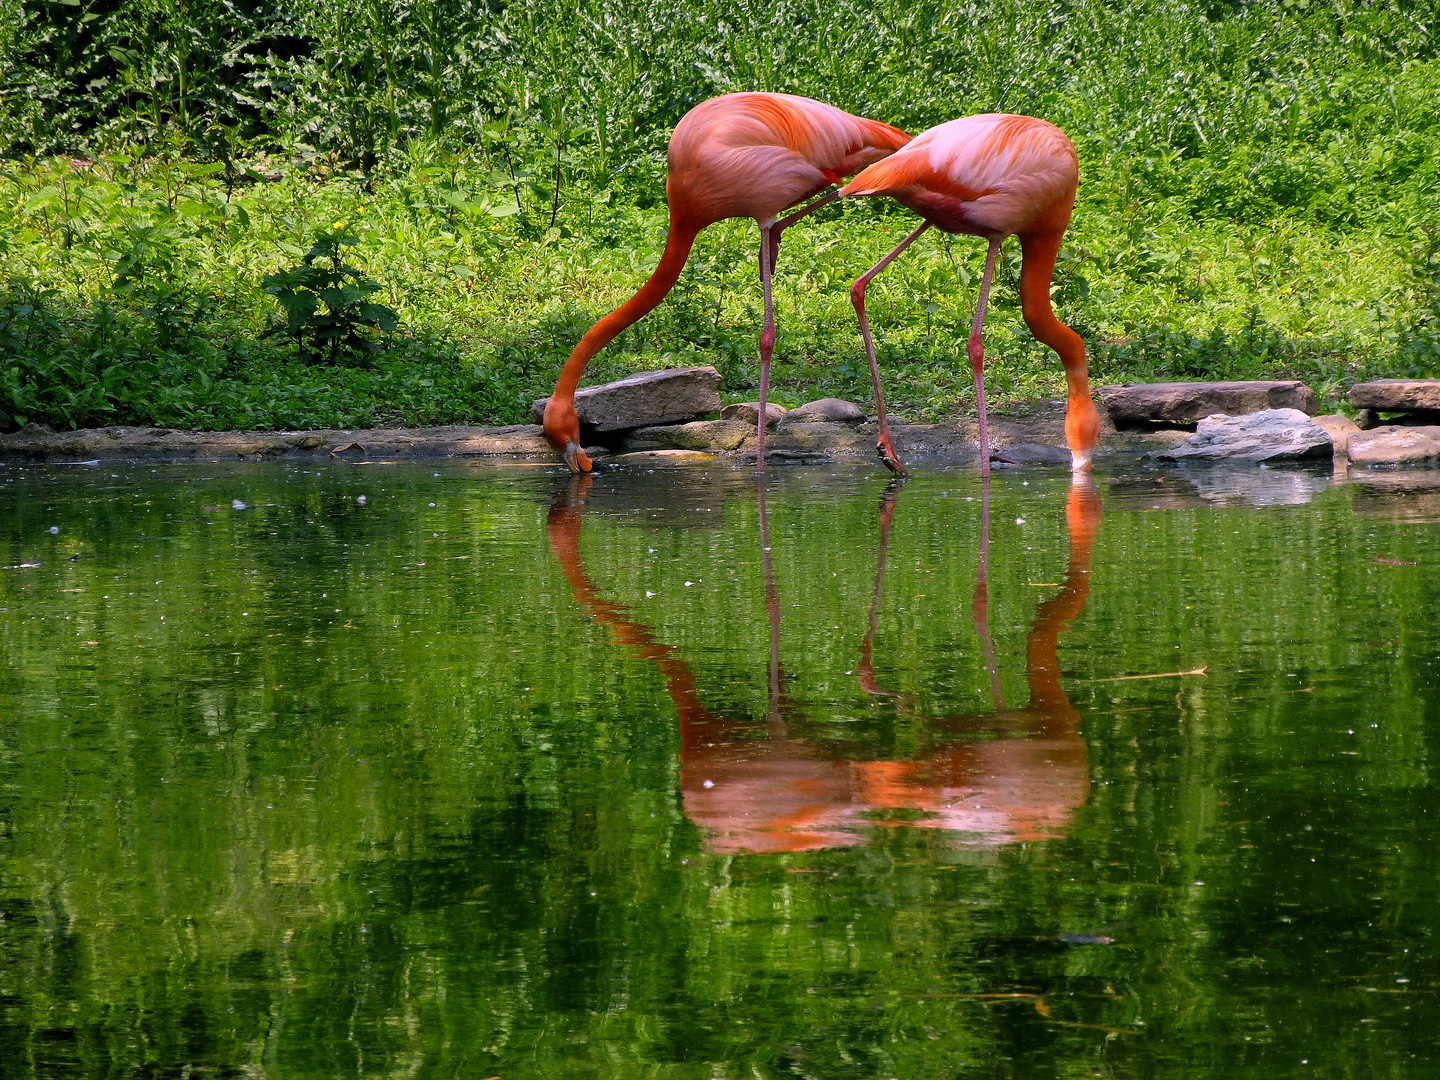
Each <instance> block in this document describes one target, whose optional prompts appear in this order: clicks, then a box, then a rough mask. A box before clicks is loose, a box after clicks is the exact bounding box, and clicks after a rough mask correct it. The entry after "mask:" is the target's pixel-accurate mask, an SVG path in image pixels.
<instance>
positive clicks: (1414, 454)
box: [1347, 424, 1440, 465]
mask: <svg viewBox="0 0 1440 1080" xmlns="http://www.w3.org/2000/svg"><path fill="white" fill-rule="evenodd" d="M1347 453H1348V456H1349V458H1350V464H1351V465H1424V464H1429V463H1437V462H1440V427H1398V426H1395V425H1393V424H1387V425H1386V426H1384V427H1378V428H1374V429H1373V430H1371V431H1364V432H1361V433H1359V434H1358V435H1352V436H1350V446H1349V448H1348V451H1347Z"/></svg>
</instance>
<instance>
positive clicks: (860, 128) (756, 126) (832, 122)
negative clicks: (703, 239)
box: [665, 93, 909, 232]
mask: <svg viewBox="0 0 1440 1080" xmlns="http://www.w3.org/2000/svg"><path fill="white" fill-rule="evenodd" d="M908 140H909V136H908V135H906V134H905V133H904V132H903V131H900V130H898V129H897V128H893V127H891V126H890V125H889V124H882V123H879V122H878V121H875V120H867V119H865V118H863V117H859V116H852V115H851V114H850V113H847V112H845V111H844V110H843V109H837V108H835V106H833V105H826V104H825V103H824V102H820V101H812V100H811V99H809V98H803V97H795V96H793V95H791V94H758V93H751V94H727V95H725V96H724V97H718V98H711V99H710V100H709V101H705V102H702V103H701V104H699V105H697V106H695V108H693V109H691V110H690V111H689V112H688V113H686V114H685V115H684V116H683V117H682V118H681V120H680V123H679V124H677V125H676V126H675V133H674V134H673V135H672V136H671V138H670V150H669V153H668V154H667V158H666V160H667V168H668V175H667V177H666V182H665V194H666V199H667V201H668V202H669V204H670V214H671V217H672V218H675V217H679V218H680V219H682V220H684V221H686V222H687V223H688V224H690V225H692V226H693V227H694V228H695V229H696V231H697V232H698V231H699V230H700V229H703V228H704V227H705V226H707V225H713V224H714V223H715V222H717V221H723V220H724V219H726V218H733V217H750V218H754V219H755V220H756V221H757V222H759V224H760V225H761V227H762V228H763V227H765V226H768V225H770V224H771V223H773V222H774V221H775V219H776V218H777V217H778V216H779V215H780V213H781V212H782V211H784V210H786V209H788V208H790V207H792V206H795V205H796V204H798V203H801V202H803V201H805V200H806V199H809V198H811V197H812V196H814V195H818V194H819V193H820V192H822V191H824V190H825V189H826V188H827V187H829V186H830V185H832V184H834V183H836V181H837V180H838V179H839V178H840V177H844V176H850V175H851V174H853V173H855V172H858V171H859V170H860V169H863V168H864V167H865V166H867V165H870V164H872V163H873V162H876V161H879V160H880V159H882V158H884V157H885V156H886V155H887V154H889V153H891V152H893V151H894V150H896V149H898V148H899V147H901V146H904V145H905V143H906V142H907V141H908Z"/></svg>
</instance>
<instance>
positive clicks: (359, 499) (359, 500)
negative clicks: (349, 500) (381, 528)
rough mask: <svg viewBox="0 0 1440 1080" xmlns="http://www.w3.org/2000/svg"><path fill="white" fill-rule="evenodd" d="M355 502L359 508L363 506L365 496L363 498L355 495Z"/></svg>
mask: <svg viewBox="0 0 1440 1080" xmlns="http://www.w3.org/2000/svg"><path fill="white" fill-rule="evenodd" d="M355 501H356V502H357V503H359V504H360V505H361V506H364V505H365V496H364V495H356V496H355Z"/></svg>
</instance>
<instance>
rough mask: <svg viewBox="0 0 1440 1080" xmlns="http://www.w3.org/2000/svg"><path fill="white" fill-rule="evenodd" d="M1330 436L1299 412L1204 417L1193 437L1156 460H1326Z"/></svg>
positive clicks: (1161, 454) (1271, 410)
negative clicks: (1321, 458)
mask: <svg viewBox="0 0 1440 1080" xmlns="http://www.w3.org/2000/svg"><path fill="white" fill-rule="evenodd" d="M1333 453H1334V449H1333V447H1332V445H1331V442H1330V436H1329V435H1327V434H1325V432H1324V431H1322V430H1321V429H1320V428H1319V427H1317V426H1316V425H1315V424H1314V423H1313V422H1311V420H1310V417H1308V416H1306V415H1305V414H1304V413H1303V412H1301V411H1300V410H1299V409H1266V410H1265V411H1264V412H1256V413H1249V414H1247V415H1245V416H1207V417H1205V418H1204V419H1203V420H1201V421H1200V426H1199V427H1198V428H1197V429H1196V431H1195V434H1194V435H1191V436H1189V437H1188V438H1187V439H1186V440H1185V441H1184V442H1183V443H1181V444H1180V445H1179V446H1176V447H1173V448H1172V449H1169V450H1162V451H1161V452H1160V453H1159V454H1157V455H1156V456H1157V457H1159V458H1160V459H1162V460H1165V461H1185V460H1195V459H1201V460H1230V461H1289V460H1296V459H1299V458H1311V457H1330V456H1332V454H1333Z"/></svg>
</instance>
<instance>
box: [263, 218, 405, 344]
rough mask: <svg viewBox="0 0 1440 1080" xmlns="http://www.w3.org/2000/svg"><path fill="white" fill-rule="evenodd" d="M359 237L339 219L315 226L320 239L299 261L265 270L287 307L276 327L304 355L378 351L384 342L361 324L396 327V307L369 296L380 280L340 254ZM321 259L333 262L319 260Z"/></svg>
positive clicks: (269, 288)
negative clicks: (319, 262) (349, 263)
mask: <svg viewBox="0 0 1440 1080" xmlns="http://www.w3.org/2000/svg"><path fill="white" fill-rule="evenodd" d="M359 242H360V241H359V240H357V239H356V238H355V237H354V236H352V235H351V234H349V233H347V232H344V231H343V229H341V228H340V227H339V223H338V222H337V223H336V226H333V227H331V228H329V229H326V228H320V229H316V230H315V243H314V244H312V245H311V246H310V250H309V251H307V252H306V253H305V258H304V259H303V260H302V261H301V263H300V265H299V266H294V267H291V268H290V269H289V270H279V271H276V272H275V273H273V274H266V275H265V278H264V279H263V280H262V281H261V285H262V286H263V287H264V289H265V291H266V292H267V293H269V294H270V295H271V296H273V297H275V300H276V302H277V303H278V304H279V305H280V306H281V308H283V309H284V311H285V325H284V326H277V327H276V328H275V329H274V330H272V331H271V333H283V334H288V335H289V336H290V337H291V338H293V339H294V340H295V342H296V343H297V344H298V345H299V348H300V357H301V359H303V360H318V359H321V358H322V357H324V358H325V359H328V360H329V362H330V363H332V364H334V363H336V362H337V361H338V360H339V359H340V354H341V351H342V350H344V351H345V352H349V353H361V354H363V353H377V352H379V351H380V346H379V345H378V344H377V343H376V342H374V341H372V340H371V339H370V338H368V337H366V336H365V335H364V334H362V333H361V328H362V327H372V328H374V329H376V330H381V331H386V332H388V331H393V330H394V329H395V328H396V325H397V320H396V316H395V312H393V311H391V310H390V309H389V308H388V307H386V306H385V305H384V304H377V303H374V302H372V301H371V300H370V297H371V296H373V295H375V294H376V293H377V292H379V291H380V288H381V287H380V285H379V284H377V283H376V282H374V281H371V280H370V279H369V278H367V277H366V276H365V275H363V274H362V273H360V271H359V270H357V269H356V268H355V267H353V266H347V265H346V264H345V262H344V261H343V260H342V259H341V258H340V249H341V248H342V247H346V246H351V247H353V246H354V245H355V244H358V243H359ZM320 259H324V260H325V261H327V262H328V263H329V264H330V265H329V266H317V265H316V262H317V260H320ZM322 304H323V305H324V308H323V309H322V308H321V305H322ZM327 353H328V355H327Z"/></svg>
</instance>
